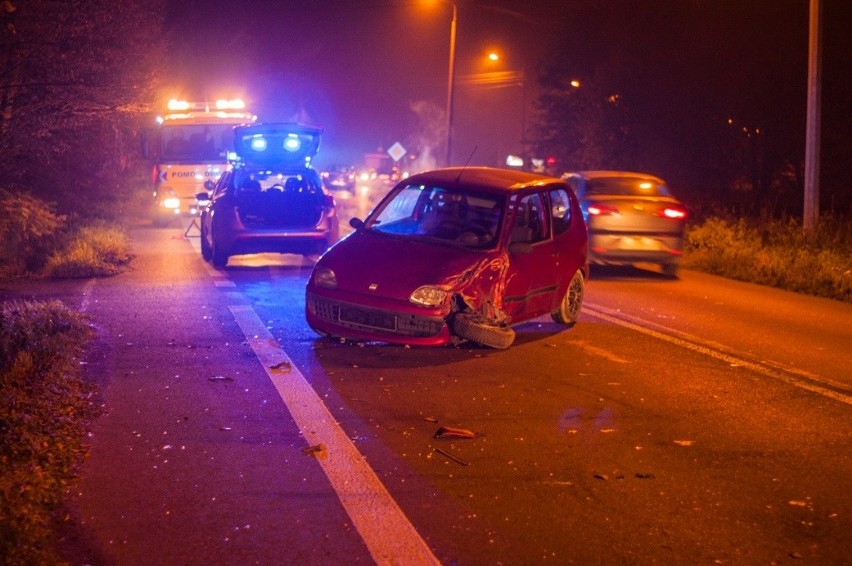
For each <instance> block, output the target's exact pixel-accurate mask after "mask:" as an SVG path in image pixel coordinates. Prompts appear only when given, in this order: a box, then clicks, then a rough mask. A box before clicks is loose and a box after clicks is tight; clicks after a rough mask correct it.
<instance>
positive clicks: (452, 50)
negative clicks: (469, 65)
mask: <svg viewBox="0 0 852 566" xmlns="http://www.w3.org/2000/svg"><path fill="white" fill-rule="evenodd" d="M448 3H449V4H451V5H452V7H453V21H452V23H450V64H449V67H450V68H449V71H448V73H447V144H446V145H447V155H446V158H445V160H444V163H445V165H446V166H447V167H449V166H450V158H451V156H452V145H453V85H454V82H455V81H454V75H455V63H456V22H457V20H458V7H457V6H456V4H455V2H448Z"/></svg>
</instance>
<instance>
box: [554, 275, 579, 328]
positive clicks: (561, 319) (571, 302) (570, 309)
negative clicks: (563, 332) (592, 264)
mask: <svg viewBox="0 0 852 566" xmlns="http://www.w3.org/2000/svg"><path fill="white" fill-rule="evenodd" d="M585 293H586V278H585V277H583V272H582V271H580V270H579V269H578V270H577V271H576V272H575V273H574V277H572V278H571V282H570V283H569V284H568V289H567V290H566V291H565V296H564V297H562V301H561V302H560V303H559V308H558V309H556V310H555V311H553V312H552V313H550V316H551V318H553V320H554V321H556V322H558V323H559V324H565V325H568V326H574V324H576V323H577V319H578V318H579V317H580V309H581V308H582V306H583V296H584V295H585Z"/></svg>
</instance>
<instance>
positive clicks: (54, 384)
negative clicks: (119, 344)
mask: <svg viewBox="0 0 852 566" xmlns="http://www.w3.org/2000/svg"><path fill="white" fill-rule="evenodd" d="M90 337H91V329H90V328H89V326H88V325H87V323H86V321H85V319H84V318H83V316H82V315H80V314H79V313H76V312H74V311H71V310H69V309H67V308H66V307H65V306H64V305H63V304H62V303H60V302H58V301H52V302H48V303H37V302H27V301H9V302H4V303H0V563H3V564H52V563H56V562H57V560H56V558H55V556H54V553H53V550H52V549H53V543H54V540H53V536H54V535H53V533H54V532H56V531H55V525H56V523H55V521H56V517H55V516H54V514H55V513H56V511H57V509H58V508H59V506H60V505H61V503H62V499H63V495H64V491H65V489H66V488H67V486H68V484H69V482H70V481H71V480H72V479H73V478H74V477H75V473H76V469H77V466H78V465H79V463H80V461H81V459H82V458H83V456H84V455H85V452H86V450H87V447H86V445H85V442H84V440H85V428H86V426H87V425H88V423H89V422H90V421H91V420H92V419H94V418H95V417H96V416H97V415H98V414H99V409H98V407H97V406H96V405H95V404H94V403H93V400H92V397H93V395H94V393H95V388H94V386H93V385H91V384H88V383H86V382H84V381H83V380H82V379H81V377H80V365H79V361H78V358H79V356H80V355H81V353H82V348H83V346H84V345H85V343H86V341H87V340H88V339H89V338H90Z"/></svg>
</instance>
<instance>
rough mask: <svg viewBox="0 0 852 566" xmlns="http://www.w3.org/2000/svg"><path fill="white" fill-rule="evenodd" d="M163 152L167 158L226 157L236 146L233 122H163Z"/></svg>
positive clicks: (203, 159)
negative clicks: (168, 123)
mask: <svg viewBox="0 0 852 566" xmlns="http://www.w3.org/2000/svg"><path fill="white" fill-rule="evenodd" d="M161 140H162V147H161V148H160V156H161V159H162V160H164V161H176V162H196V161H224V160H225V158H226V155H227V152H228V151H232V150H233V145H234V126H233V125H230V124H197V125H180V126H178V125H164V126H162V137H161Z"/></svg>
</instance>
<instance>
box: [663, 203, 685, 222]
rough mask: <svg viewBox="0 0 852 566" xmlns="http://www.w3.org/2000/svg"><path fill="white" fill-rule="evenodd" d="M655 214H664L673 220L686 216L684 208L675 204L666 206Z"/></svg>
mask: <svg viewBox="0 0 852 566" xmlns="http://www.w3.org/2000/svg"><path fill="white" fill-rule="evenodd" d="M657 215H659V216H665V217H666V218H671V219H673V220H683V219H684V218H686V210H685V209H683V208H680V207H676V206H667V207H666V208H664V209H662V210H660V211H659V212H657Z"/></svg>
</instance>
